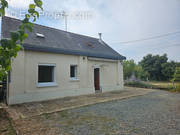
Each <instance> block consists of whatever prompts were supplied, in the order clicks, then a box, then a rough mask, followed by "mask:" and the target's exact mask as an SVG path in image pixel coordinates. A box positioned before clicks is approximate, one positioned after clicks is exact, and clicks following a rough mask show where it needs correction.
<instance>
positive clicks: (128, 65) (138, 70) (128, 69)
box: [123, 60, 148, 80]
mask: <svg viewBox="0 0 180 135" xmlns="http://www.w3.org/2000/svg"><path fill="white" fill-rule="evenodd" d="M123 72H124V78H125V79H127V78H130V77H131V76H132V75H135V76H136V78H139V79H141V80H146V79H147V77H148V73H147V72H145V71H144V70H143V69H142V67H141V66H140V65H137V64H136V63H135V62H134V60H126V61H123Z"/></svg>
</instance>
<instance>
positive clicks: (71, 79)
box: [70, 78, 79, 82]
mask: <svg viewBox="0 0 180 135" xmlns="http://www.w3.org/2000/svg"><path fill="white" fill-rule="evenodd" d="M70 81H71V82H76V81H79V79H77V78H70Z"/></svg>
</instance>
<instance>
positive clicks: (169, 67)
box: [161, 61, 176, 81]
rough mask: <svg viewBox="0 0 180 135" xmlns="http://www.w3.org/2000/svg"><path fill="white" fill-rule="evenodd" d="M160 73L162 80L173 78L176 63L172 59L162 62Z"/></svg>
mask: <svg viewBox="0 0 180 135" xmlns="http://www.w3.org/2000/svg"><path fill="white" fill-rule="evenodd" d="M161 66H162V71H161V72H162V74H163V76H164V77H165V78H164V80H166V81H170V80H171V79H172V78H173V75H174V73H175V69H176V63H175V62H174V61H171V62H167V63H163V64H162V65H161Z"/></svg>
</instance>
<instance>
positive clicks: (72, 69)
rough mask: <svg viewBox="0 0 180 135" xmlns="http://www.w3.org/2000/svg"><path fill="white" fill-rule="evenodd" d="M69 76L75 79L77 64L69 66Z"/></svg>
mask: <svg viewBox="0 0 180 135" xmlns="http://www.w3.org/2000/svg"><path fill="white" fill-rule="evenodd" d="M70 78H71V79H77V65H71V66H70Z"/></svg>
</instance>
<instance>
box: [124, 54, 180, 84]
mask: <svg viewBox="0 0 180 135" xmlns="http://www.w3.org/2000/svg"><path fill="white" fill-rule="evenodd" d="M176 67H180V63H178V62H174V61H170V62H169V61H168V58H167V55H166V54H164V55H162V56H160V55H155V56H153V55H152V54H148V55H147V56H145V57H143V60H142V61H140V62H139V63H138V64H136V63H135V62H134V60H126V61H124V63H123V68H124V78H125V79H127V78H129V77H131V76H132V75H135V76H136V77H137V78H139V79H141V80H147V78H148V79H150V80H154V81H170V80H172V79H173V77H174V74H175V71H176ZM176 72H177V71H176Z"/></svg>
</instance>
